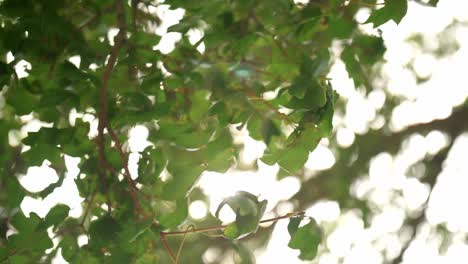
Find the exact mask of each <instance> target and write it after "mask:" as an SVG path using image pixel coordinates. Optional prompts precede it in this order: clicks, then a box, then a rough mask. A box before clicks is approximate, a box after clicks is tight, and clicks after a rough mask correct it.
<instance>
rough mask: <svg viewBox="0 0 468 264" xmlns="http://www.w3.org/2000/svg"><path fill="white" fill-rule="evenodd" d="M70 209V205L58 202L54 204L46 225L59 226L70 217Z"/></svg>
mask: <svg viewBox="0 0 468 264" xmlns="http://www.w3.org/2000/svg"><path fill="white" fill-rule="evenodd" d="M69 211H70V207H68V205H64V204H57V205H56V206H54V207H53V208H52V209H50V211H49V213H47V215H46V217H45V224H46V227H49V226H57V225H58V224H60V223H62V222H63V221H64V220H65V219H66V218H67V217H68V213H69Z"/></svg>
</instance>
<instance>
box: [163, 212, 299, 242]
mask: <svg viewBox="0 0 468 264" xmlns="http://www.w3.org/2000/svg"><path fill="white" fill-rule="evenodd" d="M304 215H305V212H297V213H289V214H285V215H283V216H278V217H273V218H269V219H265V220H262V221H260V224H263V223H268V222H276V221H278V220H281V219H288V218H292V217H298V216H304ZM227 226H228V225H219V226H209V227H203V228H195V229H192V230H186V231H174V232H164V231H161V232H160V234H161V237H162V236H164V237H166V236H179V235H185V234H187V233H190V234H194V233H205V232H209V231H214V230H222V229H224V228H226V227H227Z"/></svg>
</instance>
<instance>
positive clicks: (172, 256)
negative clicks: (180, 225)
mask: <svg viewBox="0 0 468 264" xmlns="http://www.w3.org/2000/svg"><path fill="white" fill-rule="evenodd" d="M160 236H161V241H162V243H163V245H164V247H165V248H166V250H167V252H168V253H169V255H170V256H171V258H172V261H174V262H175V261H176V256H175V255H174V252H172V249H171V247H170V246H169V244H168V243H167V240H166V233H164V232H160Z"/></svg>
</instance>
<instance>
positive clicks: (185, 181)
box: [161, 163, 204, 201]
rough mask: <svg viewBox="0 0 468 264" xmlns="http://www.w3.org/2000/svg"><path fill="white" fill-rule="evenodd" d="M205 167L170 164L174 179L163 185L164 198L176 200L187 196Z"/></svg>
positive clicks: (169, 168)
mask: <svg viewBox="0 0 468 264" xmlns="http://www.w3.org/2000/svg"><path fill="white" fill-rule="evenodd" d="M203 170H204V168H203V167H201V166H196V165H192V166H184V165H175V166H173V165H171V163H169V165H168V171H169V172H170V173H171V174H172V179H171V180H169V181H168V182H166V183H165V184H164V186H163V191H162V195H161V196H162V198H163V199H164V200H169V201H174V200H179V199H183V198H185V197H186V196H187V195H188V194H189V192H190V190H191V189H192V187H193V185H194V184H195V183H196V181H197V180H198V178H199V177H200V174H201V173H202V172H203Z"/></svg>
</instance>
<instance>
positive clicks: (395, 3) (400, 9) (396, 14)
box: [365, 0, 408, 28]
mask: <svg viewBox="0 0 468 264" xmlns="http://www.w3.org/2000/svg"><path fill="white" fill-rule="evenodd" d="M407 10H408V1H407V0H385V6H384V7H382V8H380V9H378V10H374V11H373V12H372V13H371V15H370V16H369V18H368V19H367V21H366V22H365V23H373V24H374V28H376V27H378V26H380V25H382V24H385V23H386V22H387V21H389V20H393V21H395V23H397V24H398V23H400V21H401V20H402V19H403V17H404V16H405V15H406V11H407Z"/></svg>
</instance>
